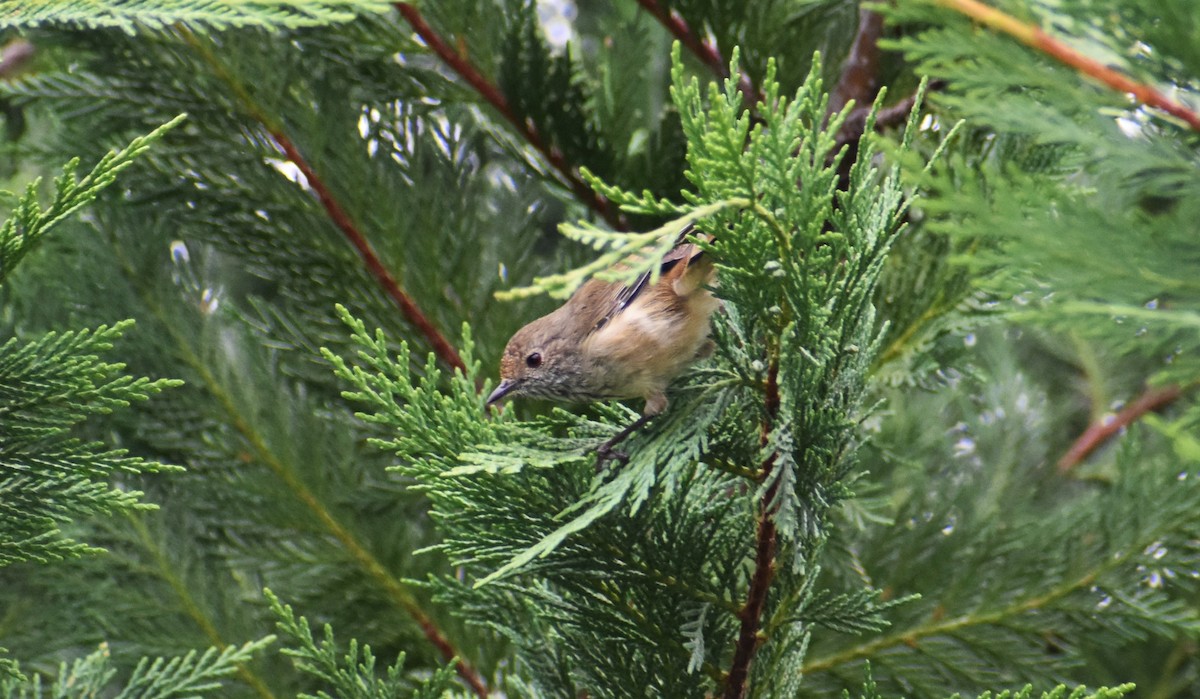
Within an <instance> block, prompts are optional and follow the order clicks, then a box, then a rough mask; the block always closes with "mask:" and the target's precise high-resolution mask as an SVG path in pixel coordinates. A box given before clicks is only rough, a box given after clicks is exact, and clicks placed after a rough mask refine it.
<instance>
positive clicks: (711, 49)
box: [638, 0, 762, 109]
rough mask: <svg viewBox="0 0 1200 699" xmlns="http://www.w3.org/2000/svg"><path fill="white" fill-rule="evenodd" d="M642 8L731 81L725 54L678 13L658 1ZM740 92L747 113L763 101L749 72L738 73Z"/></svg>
mask: <svg viewBox="0 0 1200 699" xmlns="http://www.w3.org/2000/svg"><path fill="white" fill-rule="evenodd" d="M638 4H639V5H641V6H642V9H644V10H646V11H647V12H649V13H650V14H651V16H653V17H654V19H656V20H658V22H659V23H660V24H662V25H663V27H665V28H666V30H667V31H668V32H670V33H671V36H673V37H675V38H676V39H678V40H679V42H680V43H682V44H683V45H684V46H686V47H687V49H688V51H691V52H692V54H693V55H695V56H696V58H698V59H700V62H701V63H703V64H704V65H706V66H708V68H709V70H711V71H712V72H713V74H714V75H716V76H717V78H718V79H719V80H728V79H729V63H728V62H726V60H725V59H724V58H722V57H721V51H720V50H719V49H718V48H717V47H716V45H715V44H713V43H712V42H710V41H709V40H707V39H703V38H701V37H700V36H699V35H698V34H696V32H694V31H692V28H691V27H690V26H689V25H688V23H687V21H686V20H684V19H683V17H682V16H681V15H680V14H679V13H678V12H677V11H675V10H671V9H668V8H665V7H663V6H662V5H660V4H659V3H658V0H638ZM738 92H741V93H742V105H743V106H744V107H746V108H747V109H749V108H751V107H753V106H754V104H755V103H757V102H759V101H760V100H762V92H761V91H760V90H759V89H758V88H757V87H755V85H754V83H753V82H752V81H751V80H750V76H749V74H748V73H746V72H745V71H738Z"/></svg>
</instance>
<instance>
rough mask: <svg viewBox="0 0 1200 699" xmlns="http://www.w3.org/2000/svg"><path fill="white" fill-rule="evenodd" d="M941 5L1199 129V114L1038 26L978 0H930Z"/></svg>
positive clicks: (1196, 129) (1194, 128)
mask: <svg viewBox="0 0 1200 699" xmlns="http://www.w3.org/2000/svg"><path fill="white" fill-rule="evenodd" d="M934 2H936V3H937V4H939V5H941V6H942V7H946V8H949V9H951V10H954V11H955V12H958V13H960V14H963V15H966V16H967V17H970V18H971V19H973V20H975V21H976V22H979V23H980V24H982V25H984V26H985V27H988V28H990V29H994V30H996V31H998V32H1002V33H1004V34H1008V35H1009V36H1011V37H1013V38H1014V39H1016V40H1017V41H1019V42H1021V43H1022V44H1025V45H1026V46H1028V47H1030V48H1033V49H1036V50H1038V51H1041V52H1042V53H1044V54H1046V55H1047V56H1050V57H1051V58H1053V59H1054V60H1056V61H1058V62H1060V63H1063V64H1065V65H1067V66H1069V67H1071V68H1073V69H1075V70H1076V71H1078V72H1080V73H1082V74H1083V75H1086V76H1088V77H1090V78H1092V79H1093V80H1096V81H1097V82H1100V83H1102V84H1104V85H1106V86H1107V87H1110V88H1112V89H1113V90H1116V91H1117V92H1124V93H1127V94H1130V95H1133V97H1134V98H1135V99H1137V101H1139V102H1141V103H1142V104H1145V105H1146V106H1149V107H1154V108H1155V109H1161V110H1162V111H1164V112H1166V113H1168V114H1170V115H1172V116H1175V117H1178V118H1179V119H1182V120H1183V121H1184V122H1186V123H1187V125H1188V126H1190V127H1191V128H1192V129H1193V130H1195V131H1200V113H1197V112H1195V111H1193V110H1191V109H1189V108H1188V107H1186V106H1184V105H1182V104H1180V103H1179V102H1176V101H1174V100H1172V99H1171V98H1169V97H1167V96H1166V95H1164V94H1163V93H1162V92H1159V91H1158V90H1157V89H1155V88H1153V87H1151V86H1149V85H1145V84H1143V83H1139V82H1138V81H1136V80H1134V79H1132V78H1130V77H1129V76H1127V75H1123V74H1121V73H1119V72H1117V71H1115V70H1113V69H1112V68H1109V67H1108V66H1106V65H1104V64H1103V63H1101V62H1099V61H1097V60H1095V59H1092V58H1088V57H1087V56H1085V55H1083V54H1082V53H1079V52H1078V51H1076V50H1075V49H1072V48H1071V47H1070V46H1067V45H1066V44H1064V43H1063V42H1061V41H1059V40H1058V39H1055V38H1054V37H1052V36H1050V35H1049V34H1047V33H1046V32H1045V31H1044V30H1042V28H1041V27H1038V26H1036V25H1033V24H1028V23H1026V22H1022V21H1021V20H1019V19H1017V18H1016V17H1013V16H1012V15H1009V14H1006V13H1004V12H1001V11H1000V10H997V9H996V8H994V7H989V6H988V5H985V4H983V3H982V2H979V1H978V0H934Z"/></svg>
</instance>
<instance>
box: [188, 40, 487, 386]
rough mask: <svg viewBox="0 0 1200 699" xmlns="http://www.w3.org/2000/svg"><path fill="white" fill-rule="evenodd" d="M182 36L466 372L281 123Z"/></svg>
mask: <svg viewBox="0 0 1200 699" xmlns="http://www.w3.org/2000/svg"><path fill="white" fill-rule="evenodd" d="M180 35H181V36H182V37H183V39H184V41H186V42H187V43H188V44H189V45H190V46H192V48H194V49H195V50H196V51H197V52H198V53H199V54H200V56H201V58H203V59H204V60H205V62H206V63H208V64H209V66H210V67H211V68H212V69H213V72H214V73H215V74H216V75H217V77H219V78H221V79H222V80H223V81H225V83H226V85H228V86H229V88H230V91H231V92H233V94H234V96H235V97H237V99H238V101H239V102H241V104H242V108H243V109H244V110H245V112H246V114H247V115H248V116H249V117H250V118H251V119H253V120H254V121H256V122H258V124H259V126H261V127H262V128H263V129H264V130H266V132H267V134H268V135H269V136H270V137H271V140H272V141H274V143H275V145H276V146H278V147H279V149H280V150H281V151H283V153H284V155H286V156H287V158H288V160H290V161H291V162H292V164H293V165H295V166H296V168H297V169H298V170H300V172H302V173H303V174H304V178H305V180H306V181H307V183H308V186H309V188H310V189H312V191H313V193H314V194H315V195H316V197H317V201H319V202H320V204H321V206H322V207H323V208H324V209H325V214H326V215H327V216H328V217H329V220H330V221H332V222H333V224H334V226H336V227H337V229H338V231H340V232H341V234H342V235H343V236H344V237H345V238H346V240H347V241H348V242H349V243H350V245H351V246H353V247H354V250H355V251H356V252H357V253H358V256H359V258H361V259H362V261H363V264H364V265H366V267H367V271H368V272H370V273H371V276H372V277H374V278H375V281H376V282H378V283H379V285H380V286H382V287H383V290H384V292H385V293H386V294H387V295H388V297H389V298H391V299H392V301H393V302H395V304H396V305H397V306H398V307H399V308H400V312H401V313H402V314H403V315H404V318H405V320H407V321H408V322H409V323H411V324H412V325H413V326H414V327H415V328H416V329H417V331H418V332H419V333H420V334H421V335H422V336H423V337H424V338H425V341H426V342H428V343H429V346H430V347H431V348H432V349H433V351H434V354H436V355H437V356H438V358H439V359H441V360H442V361H443V362H445V363H446V364H447V365H449V366H450V367H453V368H455V369H458V370H459V371H462V372H463V373H466V371H467V365H466V364H465V363H464V362H463V360H462V357H461V356H459V354H458V350H456V349H455V348H454V345H452V344H450V341H449V340H447V339H446V336H445V335H443V334H442V333H441V332H440V331H439V330H438V329H437V327H435V326H434V324H433V323H432V322H431V321H430V320H429V318H428V316H426V315H425V314H424V313H423V312H422V311H421V308H420V307H419V306H418V305H417V303H416V301H414V300H413V298H412V297H411V296H409V295H408V293H406V292H405V291H404V289H403V287H401V286H400V283H399V282H398V281H396V278H395V277H394V276H393V275H392V273H391V271H390V270H388V268H387V266H386V265H384V264H383V261H382V260H380V259H379V255H378V254H377V253H376V252H375V249H374V248H373V247H372V246H371V243H370V242H369V241H368V240H367V238H366V236H364V235H363V234H362V232H361V231H360V230H359V229H358V226H357V225H355V223H354V220H353V218H351V216H350V214H349V213H348V212H347V211H346V210H345V208H343V207H342V205H341V203H340V202H339V201H338V199H337V197H335V196H334V195H333V193H332V192H331V191H330V189H329V187H328V186H327V185H326V184H325V180H324V179H322V178H321V176H320V175H319V174H318V173H317V171H316V170H315V169H314V168H313V166H312V165H311V164H310V163H309V162H308V159H307V158H305V157H304V155H303V154H302V153H301V152H300V150H299V149H298V148H297V147H296V144H295V143H293V141H292V139H291V138H290V137H289V136H288V135H287V133H285V132H284V130H283V127H282V126H281V125H280V124H279V122H278V120H276V119H274V118H272V117H271V116H270V115H268V114H267V113H266V111H265V110H264V109H263V108H262V107H261V106H259V104H258V102H256V101H255V100H254V98H253V97H252V96H251V95H250V92H249V91H248V90H247V89H246V87H245V85H243V84H242V82H241V81H240V80H238V79H237V77H236V76H234V75H233V73H231V72H230V71H229V69H228V68H227V67H226V66H225V64H224V63H222V62H221V61H220V60H219V59H218V58H217V56H216V55H215V54H214V53H213V52H212V49H211V48H210V47H209V46H208V45H207V44H205V43H204V42H202V41H201V40H200V39H199V38H197V37H196V36H195V35H194V34H192V33H191V32H190V31H187V30H186V29H183V30H180Z"/></svg>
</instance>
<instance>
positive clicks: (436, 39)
mask: <svg viewBox="0 0 1200 699" xmlns="http://www.w3.org/2000/svg"><path fill="white" fill-rule="evenodd" d="M394 6H395V8H396V9H397V10H398V11H399V12H400V15H401V16H402V17H404V20H405V21H406V22H408V25H409V26H410V27H412V29H413V31H414V32H416V33H417V36H419V37H421V40H422V41H424V42H425V45H426V46H428V47H429V48H430V49H431V50H432V51H433V52H434V53H436V54H437V56H438V58H440V59H442V62H443V63H445V64H446V65H447V66H448V67H449V68H450V69H451V70H453V71H454V72H455V73H456V74H457V75H458V76H459V77H460V78H462V79H463V80H465V81H466V82H467V84H468V85H470V86H471V87H472V88H474V90H475V91H476V92H477V93H479V96H480V97H482V98H483V99H484V100H485V101H486V102H487V103H488V104H490V105H492V108H493V109H495V110H496V111H497V112H499V113H500V116H502V117H504V120H505V121H507V122H508V123H509V124H512V126H513V128H514V129H516V131H517V133H518V134H520V135H521V137H522V138H524V139H525V141H526V142H528V143H529V145H531V146H533V148H534V149H535V150H536V151H537V152H539V153H541V154H542V157H544V158H545V159H546V162H548V163H550V165H551V166H552V167H553V168H554V169H555V170H557V171H558V173H559V175H561V176H562V178H563V180H564V182H565V183H566V185H567V187H568V188H569V189H570V190H571V193H572V194H574V195H575V198H576V199H577V200H579V201H580V202H581V203H583V204H584V205H585V206H587V207H588V208H590V209H592V210H593V211H595V212H596V213H597V214H599V215H600V217H601V218H603V219H604V220H605V221H607V222H608V224H609V225H610V226H612V227H613V228H614V229H616V230H619V231H623V230H626V229H627V228H628V222H627V221H626V220H625V215H624V214H622V213H621V212H620V211H618V210H616V209H615V208H614V207H613V206H612V204H611V202H609V201H608V199H607V198H605V197H604V195H602V194H600V193H599V192H597V191H596V190H594V189H592V188H591V187H589V186H588V185H587V183H586V182H585V181H584V180H583V178H582V177H581V176H580V174H579V168H577V167H575V166H574V165H572V164H571V163H569V162H567V159H566V156H564V155H563V152H562V151H561V150H559V149H558V148H557V147H555V146H552V145H549V144H548V143H547V142H546V140H545V139H544V138H543V137H542V134H541V132H540V131H539V130H538V127H537V124H534V123H533V121H532V120H529V119H522V118H520V117H519V116H517V113H516V112H515V111H514V110H513V108H512V106H511V105H510V104H509V102H508V98H507V97H505V96H504V94H503V93H502V92H501V91H500V88H498V87H497V86H496V85H495V84H494V83H492V82H491V81H489V80H488V79H487V78H485V77H484V76H483V74H482V73H480V72H479V69H478V68H476V67H475V66H474V64H472V63H471V61H470V59H468V58H467V57H465V56H463V55H462V54H460V53H459V52H458V51H455V50H454V49H453V48H451V46H450V45H449V44H448V43H446V40H445V39H443V38H442V37H441V35H440V34H438V33H437V32H436V31H434V29H433V27H431V26H429V23H428V22H426V21H425V18H424V17H423V16H422V15H421V11H420V10H418V9H417V8H416V7H414V6H413V5H412V4H411V3H407V2H397V3H394Z"/></svg>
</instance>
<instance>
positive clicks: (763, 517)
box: [724, 358, 779, 699]
mask: <svg viewBox="0 0 1200 699" xmlns="http://www.w3.org/2000/svg"><path fill="white" fill-rule="evenodd" d="M765 407H766V418H765V419H764V421H763V427H762V438H761V442H762V444H764V445H765V444H766V443H767V440H768V438H769V436H770V433H771V425H772V422H773V421H774V419H775V416H776V415H777V414H778V413H779V360H778V358H775V359H773V360H772V362H771V366H770V368H769V369H768V371H767V385H766V398H765ZM776 458H777V457H776V455H775V454H771V455H770V456H769V457H767V460H766V461H765V462H764V463H763V466H762V471H761V477H762V478H763V479H764V480H765V479H768V478H770V477H771V470H772V469H773V468H774V466H775V459H776ZM778 493H779V479H778V478H776V479H775V481H774V482H773V483H771V485H770V487H768V488H767V490H766V492H764V493H763V496H762V500H761V501H760V502H759V513H758V532H757V534H756V536H755V546H754V572H753V573H752V574H751V576H750V587H749V590H748V592H747V593H746V603H745V604H744V605H742V609H741V611H740V612H739V613H738V618H739V619H740V620H741V628H740V629H739V630H738V639H737V645H736V646H735V647H734V650H733V661H732V663H731V664H730V667H729V674H728V675H727V676H726V678H725V695H724V696H725V699H743V698H744V697H745V696H746V691H747V689H748V688H749V687H748V684H747V681H748V680H749V679H750V666H751V665H752V664H753V662H754V655H755V653H756V652H757V651H758V645H759V641H760V640H761V639H760V638H759V629H760V628H761V626H762V615H763V610H764V609H765V608H766V606H767V593H768V592H769V591H770V589H771V580H772V579H773V578H774V577H775V551H776V548H777V544H778V537H777V532H776V527H775V512H776V510H777V509H778V505H777V504H776V502H775V500H776V496H777V495H778Z"/></svg>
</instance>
